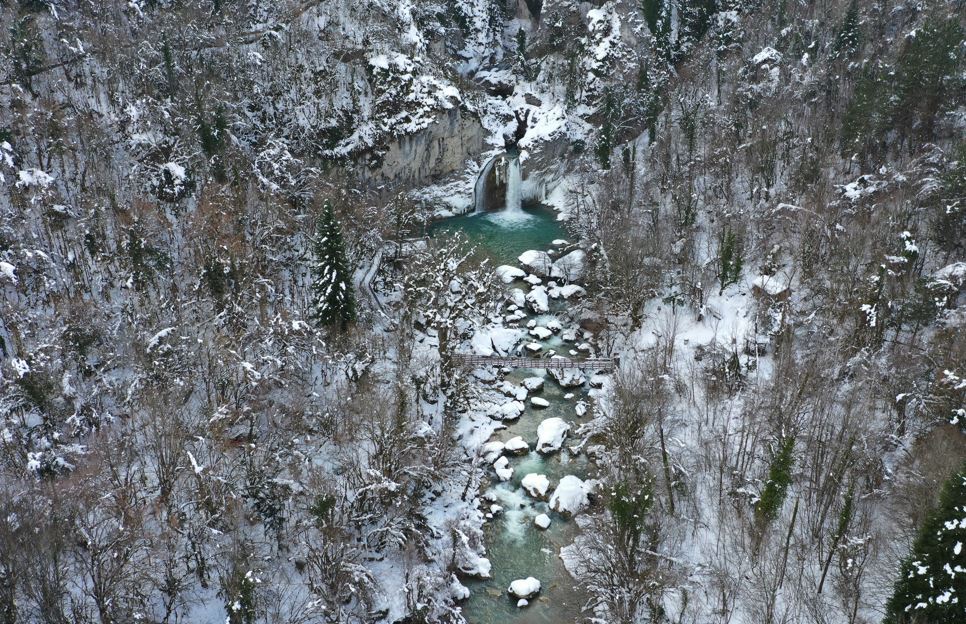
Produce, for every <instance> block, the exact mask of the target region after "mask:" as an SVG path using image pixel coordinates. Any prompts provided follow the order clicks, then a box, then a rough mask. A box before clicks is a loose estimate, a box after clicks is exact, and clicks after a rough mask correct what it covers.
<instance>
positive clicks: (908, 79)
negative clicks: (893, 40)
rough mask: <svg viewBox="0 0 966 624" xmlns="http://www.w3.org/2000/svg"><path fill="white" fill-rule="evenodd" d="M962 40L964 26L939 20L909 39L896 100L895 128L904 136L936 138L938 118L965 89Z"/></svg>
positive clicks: (929, 22) (899, 71)
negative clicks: (961, 75) (914, 134)
mask: <svg viewBox="0 0 966 624" xmlns="http://www.w3.org/2000/svg"><path fill="white" fill-rule="evenodd" d="M962 40H963V28H962V26H960V25H959V24H958V23H957V22H955V21H953V20H938V19H935V18H932V19H929V20H927V21H926V23H925V25H923V27H922V28H920V29H918V30H917V31H916V33H915V36H910V37H906V44H905V47H904V48H903V50H902V53H901V54H900V55H899V63H898V67H897V68H896V85H895V97H894V98H893V99H892V104H893V108H892V118H893V124H894V126H895V127H896V129H897V130H899V132H900V134H905V133H906V132H908V131H910V130H912V129H913V128H916V129H918V131H919V135H920V136H922V137H923V138H924V139H930V138H932V135H933V126H934V125H935V121H936V118H937V117H938V115H939V113H940V112H941V111H942V110H944V109H946V108H948V107H950V106H951V105H952V103H953V102H955V101H956V98H955V97H950V95H951V94H952V93H955V91H956V89H957V88H960V86H961V85H962V82H961V79H960V78H959V77H958V75H959V72H960V67H961V65H962V63H961V58H960V52H959V48H960V47H961V45H962Z"/></svg>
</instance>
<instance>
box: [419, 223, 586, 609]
mask: <svg viewBox="0 0 966 624" xmlns="http://www.w3.org/2000/svg"><path fill="white" fill-rule="evenodd" d="M524 211H525V213H526V214H525V215H524V216H525V217H526V218H523V219H521V218H519V215H515V216H514V218H512V219H505V218H503V215H501V213H500V211H496V212H489V213H477V214H474V215H468V216H464V217H457V218H454V219H449V220H447V221H443V222H441V223H439V224H437V226H436V231H435V233H437V234H438V233H439V232H446V231H453V230H455V229H458V230H460V231H462V232H463V233H465V234H466V235H467V236H468V237H469V238H470V240H471V241H473V242H474V243H475V244H477V245H478V246H479V247H480V248H481V250H482V251H483V252H484V253H485V254H486V255H488V256H489V257H490V258H491V260H492V262H493V263H494V265H495V266H498V265H512V266H519V264H520V263H519V261H518V256H520V255H521V254H522V253H523V252H525V251H528V250H538V251H550V253H551V254H553V255H555V256H556V257H559V256H561V255H563V253H562V252H563V248H564V245H563V244H562V243H561V242H560V241H561V240H562V239H564V238H566V237H567V235H568V233H567V232H566V230H565V229H564V228H563V226H562V225H561V224H560V223H559V222H558V221H556V215H555V213H554V212H553V211H551V210H549V209H547V208H545V207H528V208H526V209H524ZM567 251H570V249H569V248H568V249H567ZM519 277H520V278H523V277H526V281H525V280H524V279H518V280H513V281H512V282H510V283H508V284H501V287H502V288H505V289H506V291H507V292H508V293H510V294H509V297H508V303H507V304H505V306H504V309H503V313H504V321H503V323H502V325H503V326H504V327H509V328H514V327H516V328H519V329H520V330H521V339H520V340H519V341H517V342H516V343H515V344H514V346H513V347H512V348H510V349H508V350H507V352H505V353H501V354H499V355H503V356H512V357H515V358H521V359H520V361H522V356H528V357H532V358H533V360H532V361H534V362H535V363H538V364H539V363H541V362H539V361H538V360H537V359H536V358H546V357H548V356H550V355H551V354H558V355H561V356H565V357H568V358H573V359H585V358H592V357H593V355H594V354H593V350H592V347H590V345H589V344H588V341H589V340H590V339H591V336H590V334H589V333H586V332H584V331H583V330H581V329H580V328H579V327H577V326H576V321H577V318H575V317H572V315H569V314H568V311H569V309H570V307H571V303H569V302H568V301H567V300H566V299H564V298H563V297H559V298H557V299H554V298H552V297H549V298H548V300H547V309H546V310H541V312H540V313H537V312H535V311H534V310H533V309H532V307H533V306H528V305H527V304H526V301H525V295H526V293H528V292H531V290H532V289H537V288H541V287H544V288H546V287H547V286H549V285H550V284H551V283H552V280H549V279H547V278H542V283H541V284H536V283H535V282H536V280H535V279H534V277H533V275H532V274H530V275H520V276H519ZM502 294H503V293H501V295H502ZM521 297H524V299H523V300H522V301H521ZM479 331H481V332H485V331H486V328H480V329H479ZM578 348H579V349H578ZM470 359H471V360H472V356H470ZM473 361H475V360H473ZM594 361H595V360H594ZM554 368H555V369H557V370H554V371H548V370H547V368H546V367H540V368H515V369H512V370H508V371H507V370H506V369H504V370H503V371H502V372H501V371H500V369H498V368H496V367H487V368H484V369H480V371H481V373H482V374H481V375H480V377H482V379H480V381H479V385H480V386H481V388H483V389H485V390H486V391H488V392H490V393H492V392H493V391H494V389H495V390H497V391H499V392H500V393H501V394H502V401H503V402H504V407H505V406H506V405H507V404H509V405H516V406H517V407H516V408H512V409H510V410H509V411H508V412H505V413H509V414H510V417H505V416H504V415H503V414H501V415H500V418H501V420H498V421H494V423H493V424H490V423H487V426H490V427H491V428H492V427H493V426H494V425H495V427H496V431H495V432H494V433H493V435H492V436H491V437H490V438H489V441H488V442H487V444H486V445H484V447H483V454H484V459H483V464H484V465H485V468H484V470H485V471H486V477H485V479H486V480H485V481H484V483H485V484H486V485H485V486H484V487H483V491H482V493H481V498H482V500H483V507H484V509H483V511H484V512H485V513H486V515H487V522H486V525H485V527H484V535H485V541H486V557H487V558H488V559H489V561H490V563H491V566H492V569H491V578H489V579H484V580H468V581H465V583H466V585H467V586H468V587H469V588H470V590H471V595H470V598H469V599H468V600H467V601H466V603H465V604H464V607H463V610H464V615H465V617H466V619H467V621H468V622H469V623H470V624H502V623H511V622H512V623H519V624H533V623H546V624H550V623H554V624H569V623H571V622H576V621H578V620H579V618H580V614H581V608H582V607H583V606H584V604H585V602H586V595H585V594H584V593H583V592H581V591H580V590H579V588H577V583H576V581H575V580H574V579H573V578H572V577H571V576H570V574H569V573H568V572H567V570H566V568H565V566H564V562H563V560H562V559H561V557H560V550H561V548H563V547H565V546H567V545H569V544H571V543H573V541H574V538H575V537H576V536H577V535H578V534H579V532H580V529H579V527H578V523H577V521H576V520H575V519H574V518H573V517H570V515H569V514H565V513H558V512H557V511H554V510H553V509H551V507H550V499H551V497H552V495H553V494H554V493H555V490H556V489H557V488H558V486H559V485H560V483H561V481H562V480H564V481H565V483H568V484H573V483H580V482H582V480H584V479H587V478H588V476H591V475H589V473H590V472H591V471H590V466H589V465H588V461H587V459H586V457H585V455H584V454H583V453H573V452H571V451H570V450H569V449H568V445H567V444H566V442H565V441H564V440H559V439H558V443H559V445H560V446H561V448H559V450H554V451H552V452H549V453H541V452H538V451H537V450H536V448H537V441H538V429H540V428H541V423H545V422H549V423H551V424H552V425H555V426H556V429H557V431H559V430H560V429H562V428H569V432H568V433H569V437H570V439H571V440H572V439H573V436H574V434H575V431H576V429H577V428H578V427H579V426H580V425H581V424H582V423H585V422H588V421H589V420H590V417H591V414H590V411H589V409H588V405H589V403H590V401H589V400H588V397H587V394H588V391H589V386H590V383H589V382H590V381H591V380H590V379H588V378H587V377H586V376H585V374H584V372H583V371H581V370H579V369H576V368H567V367H554ZM593 368H597V367H596V366H595V367H593ZM586 374H587V375H591V374H592V373H591V372H590V371H587V372H586ZM517 402H518V403H517ZM515 415H518V417H517V418H512V417H513V416H515ZM552 429H554V427H547V426H545V427H544V431H543V434H544V435H543V436H542V437H548V436H549V437H550V438H552V437H553V433H554V431H552ZM521 441H522V443H524V444H525V445H524V444H521ZM527 475H531V476H530V477H529V478H527ZM534 475H541V476H540V477H537V476H534ZM573 477H576V479H578V480H581V481H575V480H573V479H572V478H573ZM565 478H566V479H565ZM525 479H527V481H526V485H527V486H528V488H529V490H530V491H529V492H528V488H525V487H524V484H525V481H524V480H525ZM561 489H562V490H565V489H566V488H561ZM538 517H540V521H541V522H542V523H545V522H546V520H549V526H548V527H546V528H541V527H539V526H537V518H538ZM528 577H533V578H535V579H537V580H538V581H540V585H541V588H540V591H539V593H538V594H536V595H535V596H534V597H532V598H531V599H530V600H529V601H528V604H527V605H526V606H523V607H519V606H518V601H517V599H515V598H512V597H511V596H510V595H509V594H508V591H507V590H508V587H509V586H510V584H511V583H512V582H513V581H515V580H518V579H526V578H528Z"/></svg>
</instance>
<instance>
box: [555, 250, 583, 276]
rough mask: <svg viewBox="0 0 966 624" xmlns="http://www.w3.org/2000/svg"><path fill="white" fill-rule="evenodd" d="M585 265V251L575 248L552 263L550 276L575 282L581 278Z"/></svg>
mask: <svg viewBox="0 0 966 624" xmlns="http://www.w3.org/2000/svg"><path fill="white" fill-rule="evenodd" d="M586 266H587V253H586V252H585V251H584V250H583V249H575V250H574V251H571V252H570V253H569V254H567V255H566V256H563V257H562V258H560V259H559V260H557V261H556V262H554V263H553V266H552V267H551V268H550V276H551V277H556V278H560V279H564V280H567V281H568V282H576V281H578V280H580V279H581V278H583V276H584V271H585V269H586Z"/></svg>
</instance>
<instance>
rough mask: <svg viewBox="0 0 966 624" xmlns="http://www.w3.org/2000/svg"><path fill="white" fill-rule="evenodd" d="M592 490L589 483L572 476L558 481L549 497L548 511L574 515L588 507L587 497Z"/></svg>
mask: <svg viewBox="0 0 966 624" xmlns="http://www.w3.org/2000/svg"><path fill="white" fill-rule="evenodd" d="M591 490H592V487H591V483H590V482H587V481H583V480H582V479H580V478H578V477H575V476H573V475H567V476H566V477H563V478H562V479H560V483H559V484H558V485H557V489H555V490H554V491H553V496H551V497H550V509H553V510H554V511H556V512H558V513H562V514H569V515H575V514H578V513H580V512H581V511H583V510H584V509H586V508H587V506H588V505H590V498H589V497H588V496H587V495H588V494H589V493H590V491H591Z"/></svg>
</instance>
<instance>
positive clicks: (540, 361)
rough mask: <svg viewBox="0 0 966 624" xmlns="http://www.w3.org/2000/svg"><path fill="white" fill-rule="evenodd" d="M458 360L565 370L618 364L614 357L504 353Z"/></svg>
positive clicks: (607, 367)
mask: <svg viewBox="0 0 966 624" xmlns="http://www.w3.org/2000/svg"><path fill="white" fill-rule="evenodd" d="M455 359H456V361H457V362H459V363H461V364H463V365H464V366H469V367H471V368H482V367H487V366H499V367H507V368H546V369H548V370H564V369H567V368H579V369H582V370H597V371H599V370H613V369H614V368H616V366H617V360H616V359H614V358H586V359H583V360H571V359H568V358H562V357H560V358H532V357H512V356H502V355H465V354H457V355H456V356H455Z"/></svg>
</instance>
